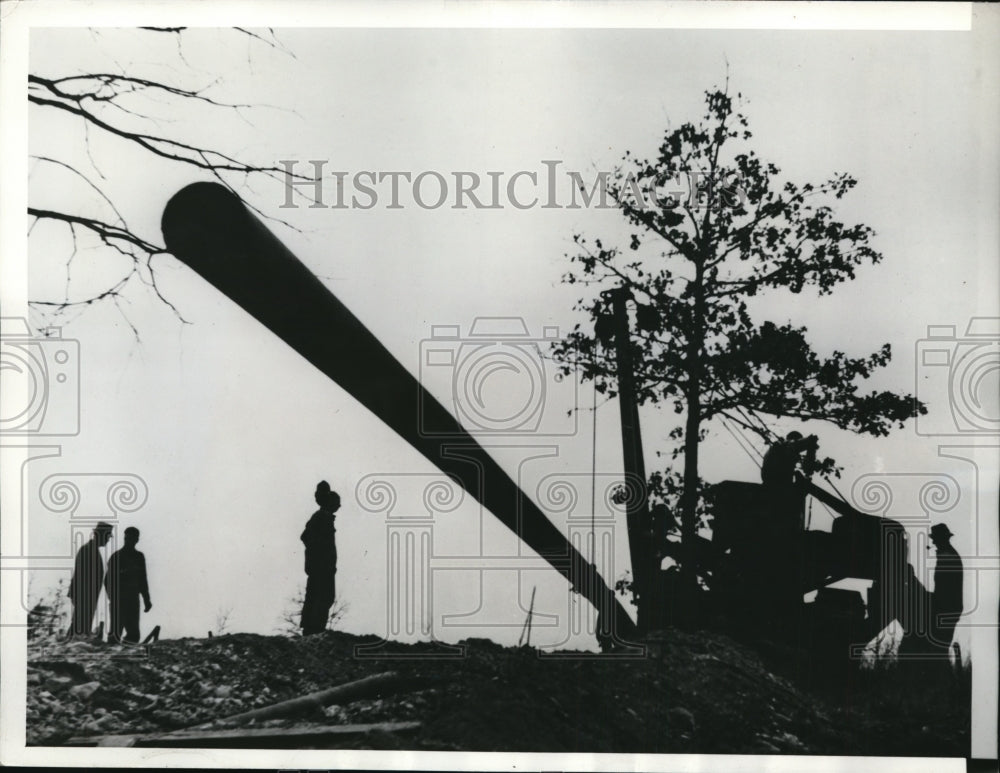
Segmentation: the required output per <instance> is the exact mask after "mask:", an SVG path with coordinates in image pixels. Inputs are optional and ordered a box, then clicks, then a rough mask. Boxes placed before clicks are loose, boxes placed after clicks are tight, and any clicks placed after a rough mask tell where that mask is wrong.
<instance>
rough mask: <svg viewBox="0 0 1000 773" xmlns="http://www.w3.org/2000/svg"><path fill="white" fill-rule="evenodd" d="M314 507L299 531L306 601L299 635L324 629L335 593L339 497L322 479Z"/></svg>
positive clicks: (307, 634) (317, 487)
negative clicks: (303, 549)
mask: <svg viewBox="0 0 1000 773" xmlns="http://www.w3.org/2000/svg"><path fill="white" fill-rule="evenodd" d="M315 499H316V504H317V505H319V510H317V511H316V512H315V513H313V515H312V517H311V518H310V519H309V521H308V523H306V528H305V529H304V530H303V532H302V536H301V538H300V539H301V540H302V542H303V543H304V544H305V546H306V577H307V580H306V598H305V602H304V603H303V604H302V633H303V635H305V636H309V635H310V634H314V633H322V632H323V631H325V630H326V625H327V622H328V621H329V619H330V607H332V606H333V601H334V598H335V594H336V585H335V582H336V577H337V541H336V529H335V528H334V525H333V522H334V519H335V517H336V516H335V514H336V512H337V511H338V510H339V509H340V495H339V494H338V493H337V492H336V491H331V490H330V484H329V483H327V482H326V481H325V480H322V481H320V482H319V484H317V486H316V493H315Z"/></svg>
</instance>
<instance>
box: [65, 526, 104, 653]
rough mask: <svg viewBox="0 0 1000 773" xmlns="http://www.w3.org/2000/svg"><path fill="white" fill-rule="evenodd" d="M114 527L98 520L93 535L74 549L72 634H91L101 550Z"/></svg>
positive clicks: (101, 578)
mask: <svg viewBox="0 0 1000 773" xmlns="http://www.w3.org/2000/svg"><path fill="white" fill-rule="evenodd" d="M113 531H114V527H112V526H111V524H109V523H104V521H101V522H100V523H98V524H97V526H95V527H94V534H93V536H92V537H91V538H90V540H89V541H88V542H86V543H85V544H84V545H83V547H81V548H80V549H79V550H78V551H77V552H76V561H75V563H74V564H73V578H72V579H71V580H70V581H69V597H70V600H71V601H72V602H73V622H72V624H71V627H70V635H71V636H90V633H91V629H92V628H93V626H94V612H95V611H97V599H98V598H100V595H101V585H102V583H103V582H104V561H103V559H102V558H101V551H100V549H101V548H103V547H104V546H105V545H107V544H108V540H110V539H111V534H112V532H113Z"/></svg>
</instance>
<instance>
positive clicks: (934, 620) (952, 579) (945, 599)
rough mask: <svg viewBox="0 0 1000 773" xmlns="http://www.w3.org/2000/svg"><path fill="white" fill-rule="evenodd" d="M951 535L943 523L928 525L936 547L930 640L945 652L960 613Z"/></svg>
mask: <svg viewBox="0 0 1000 773" xmlns="http://www.w3.org/2000/svg"><path fill="white" fill-rule="evenodd" d="M953 536H954V535H953V534H952V533H951V530H950V529H949V528H948V527H947V526H946V525H945V524H943V523H938V524H935V525H934V526H932V527H931V541H932V542H933V543H934V547H935V548H936V549H937V565H936V566H935V567H934V593H933V595H932V596H931V626H930V628H931V639H932V642H931V643H932V645H933V646H934V648H935V649H941V650H943V651H944V652H947V651H948V647H949V645H950V644H951V639H952V636H953V635H954V633H955V626H956V625H957V624H958V618H959V616H960V615H961V614H962V559H961V558H959V557H958V551H956V550H955V548H953V547H952V545H951V538H952V537H953Z"/></svg>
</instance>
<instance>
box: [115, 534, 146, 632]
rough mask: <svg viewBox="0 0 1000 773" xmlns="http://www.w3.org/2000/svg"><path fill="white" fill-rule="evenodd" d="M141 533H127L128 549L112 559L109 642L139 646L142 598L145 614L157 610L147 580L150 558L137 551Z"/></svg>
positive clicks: (118, 551) (124, 549)
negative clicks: (148, 559) (129, 643)
mask: <svg viewBox="0 0 1000 773" xmlns="http://www.w3.org/2000/svg"><path fill="white" fill-rule="evenodd" d="M138 541H139V530H138V529H137V528H135V526H129V527H128V528H127V529H125V545H124V546H123V547H122V548H121V550H117V551H115V552H114V553H113V554H112V555H111V558H109V559H108V574H107V577H105V578H104V587H105V589H106V590H107V591H108V601H109V602H111V628H110V631H109V632H108V641H111V642H121V641H123V639H122V630H123V629H124V631H125V638H124V641H127V642H132V643H134V644H138V642H139V597H140V596H141V597H142V600H143V602H144V604H145V611H147V612H148V611H149V610H150V609H152V608H153V604H152V603H151V602H150V600H149V583H148V581H147V579H146V557H145V556H144V555H143V554H142V553H140V552H139V551H138V550H136V549H135V545H136V543H137V542H138Z"/></svg>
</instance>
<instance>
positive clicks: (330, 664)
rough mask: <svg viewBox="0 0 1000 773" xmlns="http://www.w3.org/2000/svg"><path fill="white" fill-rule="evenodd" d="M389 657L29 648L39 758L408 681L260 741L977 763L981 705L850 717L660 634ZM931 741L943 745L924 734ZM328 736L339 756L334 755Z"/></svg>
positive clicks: (181, 648)
mask: <svg viewBox="0 0 1000 773" xmlns="http://www.w3.org/2000/svg"><path fill="white" fill-rule="evenodd" d="M377 641H378V640H377V639H375V638H374V637H357V636H351V635H348V634H343V633H329V632H328V633H326V634H323V635H320V636H315V637H308V638H300V637H297V638H286V637H279V636H257V635H252V634H227V635H223V636H216V637H213V638H211V639H178V640H161V641H159V642H157V643H156V644H154V645H151V646H149V647H148V648H143V647H139V648H134V647H133V648H131V649H129V648H127V647H121V646H107V645H103V646H102V645H98V644H94V643H92V642H66V643H52V642H47V643H46V644H45V645H44V646H35V645H34V644H33V643H29V650H28V693H27V706H26V708H27V728H26V729H27V739H28V743H29V744H33V745H61V744H65V743H66V742H67V741H68V740H69V739H70V738H71V737H74V736H80V737H85V738H86V737H95V738H96V737H97V736H101V737H102V738H104V737H108V736H112V735H115V734H120V735H126V734H129V735H149V734H158V733H165V732H170V731H177V730H180V729H182V728H183V729H191V728H194V727H195V726H198V725H205V724H207V723H213V725H215V724H217V722H216V721H217V720H219V719H221V718H224V717H228V716H231V715H238V714H245V713H247V712H251V711H254V710H255V709H260V708H263V707H270V706H273V705H274V704H278V703H280V702H282V701H289V700H291V699H296V698H301V697H302V696H304V695H308V694H311V693H318V692H322V691H325V690H329V688H331V687H334V686H338V685H344V684H346V683H350V682H357V681H359V680H363V679H365V678H370V677H372V676H374V675H376V674H381V673H384V672H386V671H390V670H391V671H394V672H397V673H398V674H399V675H400V677H401V678H403V679H404V680H405V681H406V688H405V689H400V690H398V691H384V692H382V693H380V694H371V695H362V696H357V697H356V698H353V697H352V699H351V700H350V701H349V702H344V703H341V704H339V705H330V706H325V707H320V706H316V707H314V708H313V709H312V710H311V711H310V712H309V713H308V714H307V715H306V714H304V715H302V716H299V717H295V718H288V719H286V718H283V717H276V718H273V719H263V720H258V721H255V722H252V723H251V724H249V725H247V726H246V727H245V729H247V730H252V729H267V728H271V729H274V730H276V731H279V730H282V729H289V728H291V727H292V725H294V724H295V723H299V724H301V723H302V722H303V721H308V722H311V723H313V724H320V725H323V726H329V727H336V726H358V725H372V726H381V727H386V726H388V725H387V724H386V723H400V722H419V723H421V729H420V731H419V732H418V733H416V734H413V735H407V736H405V737H404V736H392V734H390V736H391V737H390V736H385V737H383V736H382V735H380V733H383V732H384V731H373V732H374V735H370V734H366V735H364V736H350V739H351V740H350V741H347V740H344V739H345V738H346V736H344V737H341V738H340V740H336V739H334V738H333V734H326V735H324V734H323V733H319V734H318V735H315V734H314V735H310V736H309V737H310V738H312V739H313V740H311V741H305V740H303V743H304V744H306V745H309V744H318V745H319V748H324V747H323V744H330V745H331V746H329V747H326V748H334V746H336V745H337V744H341V745H343V744H348V747H349V748H407V749H425V750H433V749H440V750H474V751H493V750H497V751H548V752H588V751H589V752H647V753H668V752H689V753H692V752H712V753H771V754H778V753H781V754H845V753H850V754H910V753H919V754H922V755H946V756H964V755H965V754H967V751H968V709H967V706H968V701H965V703H964V705H965V706H966V708H965V709H963V708H962V706H963V700H964V699H963V698H962V696H956V697H955V698H954V700H952V701H951V703H949V704H948V712H949V713H948V720H947V723H942V722H941V721H940V710H941V704H942V700H941V699H938V698H935V699H934V700H933V701H931V700H928V701H926V703H927V704H928V705H927V706H926V707H924V706H923V704H920V703H919V702H918V701H915V700H914V698H913V696H912V695H909V694H908V695H906V696H905V700H904V699H903V698H902V697H901V698H900V700H899V701H897V702H896V703H895V704H892V705H889V706H887V707H885V710H882V709H881V708H879V706H881V705H882V704H875V703H872V702H871V701H868V699H866V698H865V697H864V695H862V694H861V693H859V692H857V691H854V692H852V694H851V695H850V696H849V697H850V704H849V705H847V706H846V707H845V705H838V704H835V703H830V702H829V701H826V700H825V699H822V698H820V697H817V696H815V695H810V694H808V693H805V692H803V691H802V690H800V689H799V688H797V687H796V686H795V685H794V684H793V683H792V682H790V681H789V680H788V679H786V678H784V677H782V676H779V675H777V674H775V673H773V672H772V671H771V670H769V669H768V668H767V667H766V666H765V665H764V663H763V662H762V660H761V659H760V658H759V657H758V656H757V655H756V654H755V653H754V652H753V651H752V650H749V649H747V648H746V647H744V646H742V645H740V644H737V643H736V642H735V641H733V640H731V639H729V638H727V637H725V636H721V635H718V634H711V633H690V632H683V631H675V630H668V631H665V632H660V633H658V636H657V639H656V641H655V646H650V647H649V648H648V650H647V655H646V656H645V657H638V656H635V657H633V656H628V657H616V656H611V657H602V656H596V655H594V654H592V653H557V654H555V655H548V654H545V653H539V652H538V651H536V650H532V649H530V648H526V647H523V648H503V647H501V646H499V645H497V644H495V643H493V642H488V641H486V640H469V641H466V642H464V643H463V644H464V645H465V649H464V653H463V654H462V655H460V656H459V657H454V658H449V657H439V655H440V652H441V650H440V648H435V647H434V646H433V645H414V646H412V647H407V646H405V645H399V646H398V647H394V648H393V653H395V654H396V655H400V654H401V655H404V656H405V655H410V656H411V657H409V658H406V657H403V658H397V657H394V656H392V655H390V656H386V657H358V656H357V652H356V648H357V647H358V646H359V645H372V644H375V643H377ZM413 656H419V657H413ZM53 664H60V665H58V666H54V665H53ZM880 689H882V688H881V687H880ZM886 689H887V688H886ZM876 692H877V691H876ZM866 701H867V702H866ZM873 707H874V708H873ZM963 711H964V712H965V714H964V716H963V714H962V712H963ZM893 723H895V724H893ZM924 727H927V728H930V731H928V732H921V729H922V728H924ZM192 732H193V731H192ZM310 732H311V731H310ZM317 732H318V731H317ZM278 736H281V733H280V732H277V733H274V734H271V735H266V734H265V735H264V736H260V738H276V737H278ZM328 736H329V737H328ZM220 737H222V736H220ZM232 737H234V738H235V737H237V736H232ZM239 737H244V736H239ZM246 737H257V736H254V735H253V734H252V733H251V734H250V735H248V736H246ZM303 737H304V736H303ZM321 737H322V738H325V739H326V740H322V741H321V740H317V739H320V738H321ZM112 740H113V739H112ZM119 740H121V739H119ZM270 742H271V741H268V743H270ZM248 743H249V742H248ZM261 743H263V741H261ZM345 748H347V747H345Z"/></svg>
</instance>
